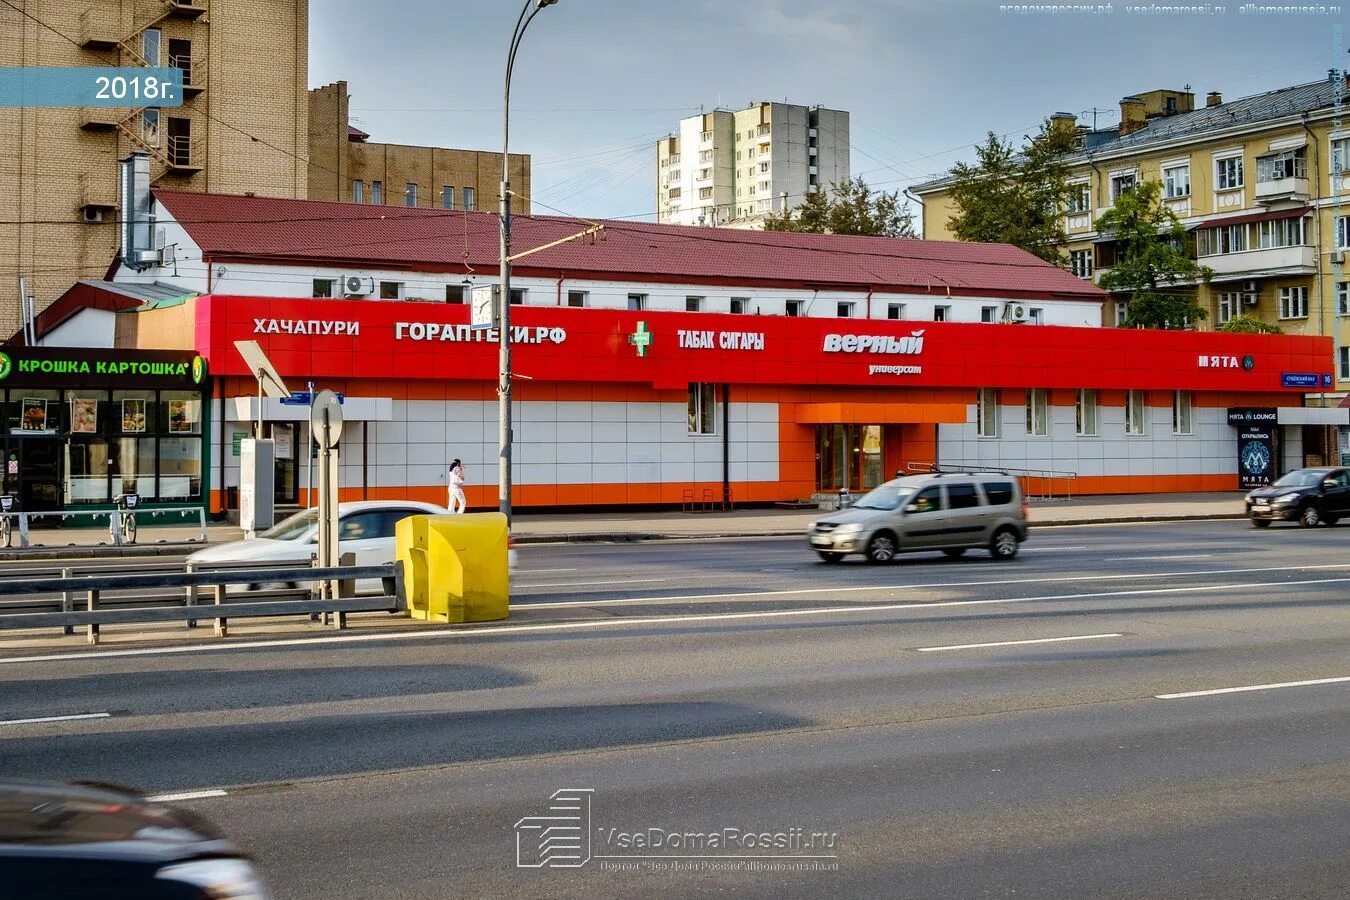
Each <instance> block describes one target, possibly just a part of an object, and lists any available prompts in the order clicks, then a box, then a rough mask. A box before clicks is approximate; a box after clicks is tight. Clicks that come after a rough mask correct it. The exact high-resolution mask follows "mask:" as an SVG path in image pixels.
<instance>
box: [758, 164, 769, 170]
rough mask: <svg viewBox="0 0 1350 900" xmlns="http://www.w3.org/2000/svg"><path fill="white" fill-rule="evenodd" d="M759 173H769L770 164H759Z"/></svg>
mask: <svg viewBox="0 0 1350 900" xmlns="http://www.w3.org/2000/svg"><path fill="white" fill-rule="evenodd" d="M759 171H760V172H767V171H769V164H768V163H767V162H762V163H760V164H759Z"/></svg>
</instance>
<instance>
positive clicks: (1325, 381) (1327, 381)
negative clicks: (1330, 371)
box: [1322, 375, 1333, 387]
mask: <svg viewBox="0 0 1350 900" xmlns="http://www.w3.org/2000/svg"><path fill="white" fill-rule="evenodd" d="M1332 386H1333V383H1332V380H1331V376H1330V375H1323V376H1322V387H1332Z"/></svg>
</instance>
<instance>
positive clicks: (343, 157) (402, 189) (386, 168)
mask: <svg viewBox="0 0 1350 900" xmlns="http://www.w3.org/2000/svg"><path fill="white" fill-rule="evenodd" d="M350 103H351V95H350V94H349V93H348V91H347V82H345V81H339V82H336V83H334V84H329V85H325V86H324V87H321V88H316V89H315V90H312V91H310V92H309V121H310V130H309V159H310V167H309V199H310V200H336V201H340V202H343V203H372V204H376V205H386V206H410V207H418V206H421V207H436V208H438V209H468V210H479V211H493V210H496V208H497V193H498V184H499V183H500V182H501V178H502V164H501V159H502V155H501V154H500V153H490V152H486V151H479V150H451V149H446V148H442V147H418V146H412V145H409V144H382V143H372V142H371V141H370V140H369V138H370V135H368V134H366V133H365V132H364V131H362V130H361V129H359V128H356V127H354V126H353V125H352V124H351V117H350V115H349V112H350ZM511 188H512V190H513V191H514V192H515V193H516V195H517V196H516V197H515V199H514V200H513V201H512V210H513V211H515V212H518V213H528V212H529V211H530V203H529V196H530V157H529V156H528V155H526V154H517V153H513V154H511Z"/></svg>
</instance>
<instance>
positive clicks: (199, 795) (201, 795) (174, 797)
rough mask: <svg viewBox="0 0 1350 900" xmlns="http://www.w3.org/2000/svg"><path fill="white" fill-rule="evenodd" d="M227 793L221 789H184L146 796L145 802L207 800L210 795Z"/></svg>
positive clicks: (224, 795)
mask: <svg viewBox="0 0 1350 900" xmlns="http://www.w3.org/2000/svg"><path fill="white" fill-rule="evenodd" d="M226 796H228V793H227V792H225V791H221V790H212V791H185V792H183V793H181V794H156V795H155V796H153V797H146V798H145V802H146V803H181V802H182V801H184V800H208V799H210V798H211V797H226Z"/></svg>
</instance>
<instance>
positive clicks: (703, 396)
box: [689, 384, 717, 434]
mask: <svg viewBox="0 0 1350 900" xmlns="http://www.w3.org/2000/svg"><path fill="white" fill-rule="evenodd" d="M689 433H690V434H717V385H715V384H691V385H689Z"/></svg>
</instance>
